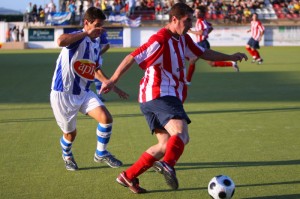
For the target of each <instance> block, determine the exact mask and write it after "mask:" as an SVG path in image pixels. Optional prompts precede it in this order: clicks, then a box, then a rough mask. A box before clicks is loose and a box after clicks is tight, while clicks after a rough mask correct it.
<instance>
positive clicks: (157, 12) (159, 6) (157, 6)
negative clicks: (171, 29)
mask: <svg viewBox="0 0 300 199" xmlns="http://www.w3.org/2000/svg"><path fill="white" fill-rule="evenodd" d="M155 14H156V15H161V14H163V9H162V7H161V4H160V3H158V4H157V5H156V6H155Z"/></svg>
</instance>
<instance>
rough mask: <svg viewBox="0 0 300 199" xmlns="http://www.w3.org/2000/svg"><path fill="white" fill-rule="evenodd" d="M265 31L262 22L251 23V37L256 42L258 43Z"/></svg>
mask: <svg viewBox="0 0 300 199" xmlns="http://www.w3.org/2000/svg"><path fill="white" fill-rule="evenodd" d="M264 30H265V27H264V26H263V25H262V23H261V22H260V21H251V37H252V38H253V39H254V40H256V41H258V40H259V38H260V37H261V35H262V33H263V31H264Z"/></svg>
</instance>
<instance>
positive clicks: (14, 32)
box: [11, 26, 17, 42]
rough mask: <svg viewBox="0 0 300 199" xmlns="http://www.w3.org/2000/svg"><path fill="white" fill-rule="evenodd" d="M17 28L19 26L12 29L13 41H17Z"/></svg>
mask: <svg viewBox="0 0 300 199" xmlns="http://www.w3.org/2000/svg"><path fill="white" fill-rule="evenodd" d="M16 29H17V27H16V26H14V27H13V29H12V31H11V39H12V41H13V42H15V41H17V34H16Z"/></svg>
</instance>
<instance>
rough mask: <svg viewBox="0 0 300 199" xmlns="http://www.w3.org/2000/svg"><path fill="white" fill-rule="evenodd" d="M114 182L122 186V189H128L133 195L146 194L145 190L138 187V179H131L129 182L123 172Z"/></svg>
mask: <svg viewBox="0 0 300 199" xmlns="http://www.w3.org/2000/svg"><path fill="white" fill-rule="evenodd" d="M116 181H117V182H118V183H119V184H120V185H122V186H124V187H128V188H129V190H130V191H132V192H133V193H137V194H141V193H146V192H147V190H146V189H143V188H142V187H140V185H139V179H138V178H134V179H132V181H130V180H129V179H128V178H127V177H126V174H125V172H124V171H123V172H122V173H120V174H119V176H118V177H117V179H116Z"/></svg>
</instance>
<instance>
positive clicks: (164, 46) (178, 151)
mask: <svg viewBox="0 0 300 199" xmlns="http://www.w3.org/2000/svg"><path fill="white" fill-rule="evenodd" d="M193 12H194V11H193V9H192V8H191V7H189V6H188V5H186V4H185V3H176V4H175V5H174V6H173V7H172V8H171V10H170V12H169V23H168V24H167V25H166V26H165V27H164V28H162V29H161V30H159V31H158V32H157V33H156V34H154V35H152V36H151V37H150V39H149V40H148V42H146V43H145V44H143V45H142V46H140V47H139V48H137V49H136V50H135V51H134V52H132V53H130V54H129V55H127V56H126V57H125V58H124V60H123V61H122V62H121V63H120V65H119V66H118V68H117V69H116V71H115V72H114V74H113V75H112V77H111V78H110V79H109V80H107V81H104V82H103V84H102V87H101V91H102V92H104V93H107V92H109V91H110V90H111V89H113V87H114V85H115V84H116V83H117V82H118V80H119V79H120V77H121V76H122V75H123V74H124V73H125V72H126V71H127V70H128V69H129V68H130V67H131V66H132V65H133V63H134V62H136V63H137V64H138V65H139V67H140V68H141V69H142V70H144V77H143V78H142V80H141V81H140V90H139V102H140V108H141V111H142V112H143V114H144V116H145V118H146V120H147V122H148V125H149V127H150V130H151V132H152V134H154V135H155V136H156V138H157V140H158V142H157V144H155V145H153V146H150V147H149V148H148V149H147V150H146V151H145V152H144V153H143V154H142V155H141V156H140V158H139V159H138V160H137V161H136V162H135V163H134V164H133V165H132V166H130V167H129V168H128V169H126V170H125V171H123V172H122V173H120V174H119V176H118V177H117V182H118V183H119V184H121V185H123V186H125V187H128V188H129V189H130V190H131V191H132V192H134V193H138V194H139V193H145V192H146V190H145V189H143V188H142V187H140V185H139V180H138V178H137V177H138V176H139V175H141V174H142V173H144V172H145V171H146V170H148V169H149V168H151V167H153V168H154V169H155V170H156V171H157V172H159V173H161V174H163V176H164V178H165V180H166V182H167V184H168V185H169V186H170V187H171V188H172V189H173V190H175V189H178V180H177V177H176V173H175V169H174V167H175V165H176V163H177V161H178V160H179V158H180V156H181V155H182V153H183V151H184V147H185V145H186V144H187V143H188V142H189V134H188V124H189V123H190V122H191V120H190V119H189V117H188V115H187V113H186V112H185V110H184V108H183V102H184V100H185V99H186V96H187V85H186V66H185V58H189V59H195V60H197V59H198V58H202V59H205V60H212V61H224V60H230V61H242V60H243V59H245V60H247V56H246V55H245V54H244V53H235V54H233V55H227V54H223V53H219V52H216V51H213V50H209V49H204V48H202V47H200V46H198V45H197V44H196V43H194V42H193V40H192V38H191V37H190V36H189V35H188V34H186V33H187V31H188V30H189V29H190V28H191V27H192V18H193Z"/></svg>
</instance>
